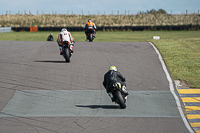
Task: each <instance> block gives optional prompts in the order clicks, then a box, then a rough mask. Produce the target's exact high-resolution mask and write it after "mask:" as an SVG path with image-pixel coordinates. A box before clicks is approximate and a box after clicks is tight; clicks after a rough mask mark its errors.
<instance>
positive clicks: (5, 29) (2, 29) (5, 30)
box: [0, 27, 11, 33]
mask: <svg viewBox="0 0 200 133" xmlns="http://www.w3.org/2000/svg"><path fill="white" fill-rule="evenodd" d="M4 32H11V27H0V33H4Z"/></svg>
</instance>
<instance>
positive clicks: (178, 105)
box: [149, 42, 194, 133]
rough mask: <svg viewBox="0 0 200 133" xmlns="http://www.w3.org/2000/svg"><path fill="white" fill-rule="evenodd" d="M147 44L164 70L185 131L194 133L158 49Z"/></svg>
mask: <svg viewBox="0 0 200 133" xmlns="http://www.w3.org/2000/svg"><path fill="white" fill-rule="evenodd" d="M149 43H150V44H151V46H152V47H153V48H154V49H155V51H156V53H157V54H158V58H159V60H160V62H161V64H162V67H163V70H164V72H165V74H166V77H167V80H168V81H169V88H170V91H171V93H172V95H173V96H174V98H175V100H176V104H177V107H178V110H179V112H180V115H181V117H182V119H183V122H184V124H185V126H186V127H187V129H188V130H189V132H191V133H194V131H193V129H192V128H191V126H190V124H189V123H188V121H187V119H186V117H185V115H184V113H183V110H182V108H181V104H180V100H179V98H178V96H177V95H176V93H175V90H174V86H173V82H172V79H171V77H170V74H169V73H168V70H167V67H166V65H165V63H164V60H163V58H162V56H161V54H160V52H159V51H158V49H157V48H156V47H155V46H154V45H153V43H151V42H149Z"/></svg>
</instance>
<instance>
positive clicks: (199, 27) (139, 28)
mask: <svg viewBox="0 0 200 133" xmlns="http://www.w3.org/2000/svg"><path fill="white" fill-rule="evenodd" d="M62 28H67V30H68V31H84V29H83V27H37V29H38V31H61V29H62ZM12 30H13V31H30V27H12ZM145 30H150V31H159V30H169V31H171V30H172V31H178V30H200V25H170V26H169V25H166V26H104V27H97V31H145Z"/></svg>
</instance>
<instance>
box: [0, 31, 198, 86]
mask: <svg viewBox="0 0 200 133" xmlns="http://www.w3.org/2000/svg"><path fill="white" fill-rule="evenodd" d="M50 33H52V34H53V35H54V41H56V39H57V36H58V34H59V32H51V31H49V32H11V33H0V40H11V41H46V40H47V37H48V36H49V34H50ZM71 33H72V35H73V37H74V38H75V41H76V42H82V41H85V39H86V37H85V33H84V32H71ZM153 36H160V40H153V39H152V38H153ZM94 41H95V42H147V41H151V42H152V43H153V44H154V45H155V46H156V47H157V48H158V50H159V51H160V53H161V54H162V56H163V59H164V61H165V63H166V65H167V67H168V68H169V71H170V74H171V75H172V77H173V79H174V80H177V79H178V80H181V81H185V82H186V83H187V84H188V85H189V86H190V87H193V88H200V52H199V50H200V31H137V32H132V31H108V32H102V31H98V32H97V33H96V38H95V39H94ZM55 43H56V42H55Z"/></svg>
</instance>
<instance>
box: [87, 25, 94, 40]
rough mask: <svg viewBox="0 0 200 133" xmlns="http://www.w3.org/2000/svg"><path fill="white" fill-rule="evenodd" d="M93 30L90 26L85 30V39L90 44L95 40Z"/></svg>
mask: <svg viewBox="0 0 200 133" xmlns="http://www.w3.org/2000/svg"><path fill="white" fill-rule="evenodd" d="M94 32H95V31H94V28H93V27H92V26H90V25H89V26H88V29H87V39H88V40H89V41H90V42H92V41H93V40H94V38H95V36H94Z"/></svg>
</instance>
